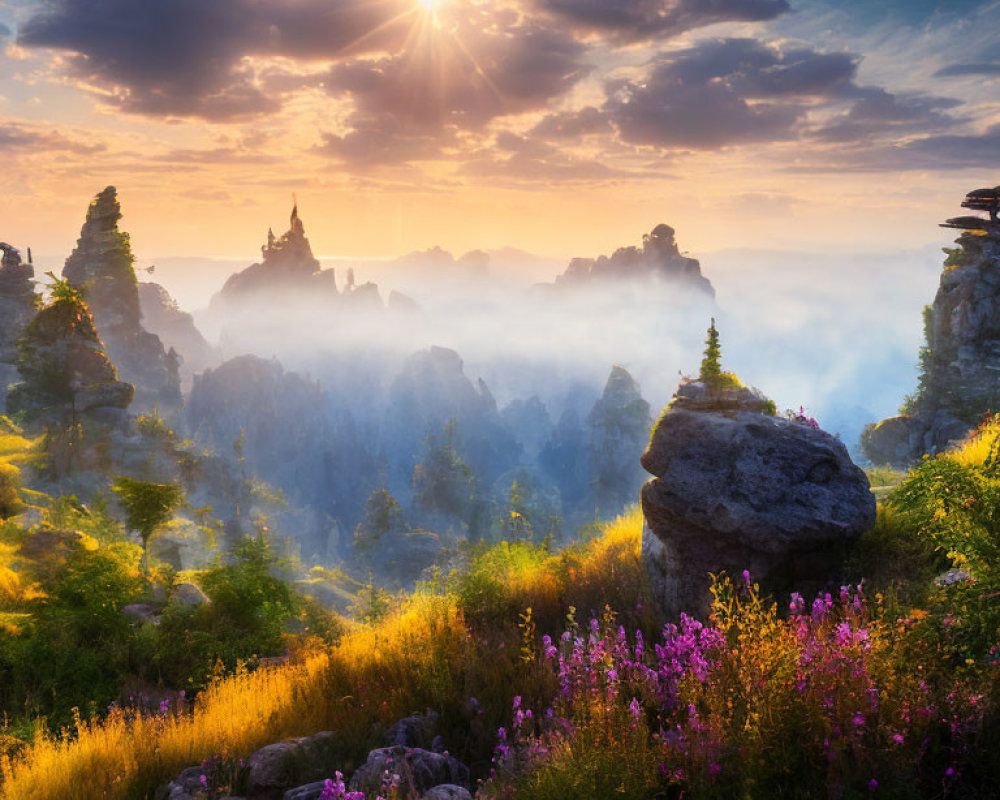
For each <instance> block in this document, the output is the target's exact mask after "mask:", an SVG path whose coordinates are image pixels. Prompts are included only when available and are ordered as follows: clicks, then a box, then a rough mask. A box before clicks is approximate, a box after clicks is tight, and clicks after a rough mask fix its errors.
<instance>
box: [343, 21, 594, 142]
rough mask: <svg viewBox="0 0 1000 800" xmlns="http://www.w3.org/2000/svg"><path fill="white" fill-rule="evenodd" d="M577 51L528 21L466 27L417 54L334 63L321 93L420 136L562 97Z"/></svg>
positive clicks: (577, 73) (574, 73)
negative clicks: (344, 96)
mask: <svg viewBox="0 0 1000 800" xmlns="http://www.w3.org/2000/svg"><path fill="white" fill-rule="evenodd" d="M585 52H586V48H585V47H584V46H583V45H581V44H579V43H578V42H576V41H575V40H574V39H573V38H572V37H571V36H568V35H566V34H562V33H559V32H556V31H552V30H547V29H544V28H540V27H538V26H536V25H533V24H530V23H527V24H518V25H516V26H514V27H511V28H509V29H500V30H497V29H496V28H491V29H488V30H482V29H479V30H477V29H475V28H474V27H472V26H469V27H468V28H467V30H464V31H462V32H460V33H459V34H458V35H455V36H451V35H449V36H448V38H445V39H444V40H442V41H439V42H436V43H435V45H434V46H433V47H430V48H426V49H425V50H418V51H416V52H404V53H401V54H399V55H396V56H391V57H386V58H381V59H377V60H369V59H363V60H357V61H353V62H348V63H344V64H340V65H337V66H335V67H334V68H333V69H332V70H331V72H330V74H329V76H328V78H327V81H326V89H327V91H329V92H330V93H331V94H334V95H341V94H344V93H347V94H349V95H350V96H351V97H352V98H353V99H354V102H355V106H356V107H357V109H358V111H359V112H360V113H362V114H363V115H368V116H371V115H375V116H378V117H379V118H383V119H384V118H385V117H386V115H389V116H391V117H392V118H394V119H395V120H396V121H397V122H398V123H399V124H400V125H407V126H412V127H414V128H416V129H419V130H420V132H421V134H422V133H424V132H426V131H427V130H428V129H433V128H437V127H440V126H441V125H445V124H454V125H459V126H461V127H464V128H479V127H481V126H483V125H484V124H486V123H487V122H489V121H490V120H491V119H493V118H495V117H498V116H502V115H505V114H514V113H521V112H524V111H532V110H536V109H540V108H544V107H545V106H546V105H547V104H548V103H549V102H550V101H551V100H552V99H553V98H556V97H559V96H561V95H563V94H565V93H566V92H567V91H568V90H569V89H570V88H572V86H573V85H574V84H575V83H576V82H577V81H578V80H579V79H580V78H581V77H583V76H584V75H585V74H586V73H587V71H588V69H589V68H588V67H587V66H586V65H585V64H584V63H583V61H582V57H583V55H584V53H585Z"/></svg>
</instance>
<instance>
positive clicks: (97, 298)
mask: <svg viewBox="0 0 1000 800" xmlns="http://www.w3.org/2000/svg"><path fill="white" fill-rule="evenodd" d="M121 216H122V213H121V205H120V204H119V202H118V193H117V191H116V190H115V187H114V186H108V187H107V188H106V189H104V191H102V192H101V193H100V194H98V195H97V196H96V197H95V198H94V200H93V202H91V204H90V207H89V208H88V209H87V219H86V221H85V222H84V223H83V228H82V229H81V231H80V238H79V239H78V240H77V243H76V249H75V250H73V252H72V253H71V254H70V257H69V258H68V259H66V265H65V266H64V267H63V277H64V278H65V279H66V281H68V282H69V284H70V285H71V286H74V287H76V288H78V289H80V290H81V291H83V292H84V294H85V296H86V298H87V305H88V306H89V307H90V310H91V312H92V313H93V315H94V323H95V325H96V326H97V331H98V333H99V334H100V337H101V340H102V341H103V342H104V345H105V347H106V348H107V351H108V355H109V356H110V357H111V359H112V360H113V361H114V362H115V364H117V365H118V368H119V369H120V370H121V373H122V376H123V377H124V378H126V379H127V380H129V381H131V382H132V383H134V384H135V386H136V397H137V401H138V403H139V404H141V405H144V406H147V407H152V406H157V405H159V406H171V405H179V404H180V402H181V395H180V379H179V377H178V375H177V370H176V364H175V363H174V362H173V361H171V359H169V358H168V357H167V352H166V350H165V349H164V347H163V344H162V343H161V342H160V339H159V337H157V336H156V335H155V334H152V333H149V332H148V331H146V330H145V329H144V328H143V327H142V323H141V319H142V312H141V310H140V306H139V288H138V281H137V279H136V276H135V270H134V269H133V267H132V264H133V262H134V261H135V257H134V256H133V255H132V245H131V242H130V240H129V235H128V234H127V233H124V232H122V231H120V230H119V229H118V220H120V219H121Z"/></svg>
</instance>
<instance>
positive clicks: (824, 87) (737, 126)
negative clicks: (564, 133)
mask: <svg viewBox="0 0 1000 800" xmlns="http://www.w3.org/2000/svg"><path fill="white" fill-rule="evenodd" d="M856 65H857V61H856V59H855V58H854V57H853V56H850V55H848V54H842V53H832V54H831V53H819V52H816V51H814V50H808V49H805V48H794V49H789V50H787V51H782V50H781V49H780V48H778V47H777V46H775V45H768V44H764V43H762V42H759V41H757V40H755V39H721V40H712V41H706V42H703V43H701V44H699V45H698V46H696V47H694V48H691V49H688V50H683V51H680V52H678V53H673V54H671V55H670V56H669V57H667V58H666V59H664V60H663V61H661V62H660V63H658V64H657V65H656V66H655V67H654V68H653V70H652V72H651V73H650V74H649V76H648V77H647V78H646V79H645V80H643V81H639V82H620V83H617V84H613V85H611V86H609V91H610V95H611V96H610V99H609V100H608V102H607V104H606V105H605V110H606V111H607V112H608V114H609V115H610V118H611V120H612V121H613V122H614V124H615V125H616V126H617V128H618V130H619V133H620V135H621V138H622V140H623V141H625V142H628V143H630V144H641V145H654V146H660V147H682V148H691V149H699V150H704V149H715V148H718V147H723V146H726V145H731V144H743V143H747V142H759V141H777V140H786V139H794V138H796V137H797V136H798V135H799V132H800V123H801V122H802V121H803V119H804V118H805V115H806V112H807V110H808V105H807V103H806V101H807V100H814V99H815V98H830V97H832V96H838V95H841V94H843V93H844V92H846V91H847V90H848V88H849V87H850V84H851V79H852V77H853V75H854V72H855V70H856Z"/></svg>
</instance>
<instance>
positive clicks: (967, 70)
mask: <svg viewBox="0 0 1000 800" xmlns="http://www.w3.org/2000/svg"><path fill="white" fill-rule="evenodd" d="M966 75H1000V63H996V62H985V61H984V62H980V63H971V64H952V65H951V66H950V67H944V68H943V69H939V70H938V71H937V72H935V73H934V77H935V78H955V77H962V76H966Z"/></svg>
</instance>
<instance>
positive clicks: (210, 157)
mask: <svg viewBox="0 0 1000 800" xmlns="http://www.w3.org/2000/svg"><path fill="white" fill-rule="evenodd" d="M998 32H1000V2H997V1H996V0H950V1H949V2H934V1H933V0H840V2H834V0H499V2H470V1H469V0H142V2H139V1H138V0H0V164H2V173H0V175H2V177H0V180H2V181H3V189H2V191H0V237H2V238H3V239H4V240H5V241H9V242H11V243H12V244H14V245H15V246H18V247H21V248H24V247H27V246H31V247H33V249H34V251H35V252H36V253H46V254H53V255H59V256H60V257H65V255H66V254H68V252H69V250H70V249H71V248H72V246H73V243H74V241H75V239H76V236H77V235H78V233H79V228H80V224H81V223H82V220H83V215H84V212H85V209H86V206H87V204H88V202H89V200H90V198H91V197H92V196H93V195H94V194H95V193H96V192H98V191H99V190H100V189H102V188H103V187H104V186H105V185H108V184H114V185H116V186H117V187H118V189H119V193H120V196H121V200H122V204H123V210H124V213H125V220H124V223H123V225H124V227H125V228H126V229H127V230H128V231H130V233H131V234H132V239H133V246H134V249H135V251H136V253H137V255H139V257H140V259H150V258H154V257H171V256H188V257H193V256H201V257H223V258H225V257H233V258H237V259H239V258H242V257H244V256H246V257H248V258H252V257H253V256H254V253H255V250H256V248H257V247H258V246H259V244H260V243H261V242H262V240H263V238H264V235H265V233H266V230H267V228H268V227H269V226H273V227H274V229H275V231H276V232H278V233H280V232H281V231H283V230H284V228H285V222H286V220H287V215H288V211H289V207H290V205H291V200H292V193H293V192H294V193H296V194H297V197H298V202H299V206H300V210H301V212H302V216H303V218H304V219H305V220H306V223H307V228H308V232H309V236H310V239H311V241H312V244H313V248H314V250H315V252H316V253H317V254H319V255H325V256H329V257H335V256H350V257H382V256H394V255H399V254H403V253H406V252H409V251H412V250H420V249H425V248H429V247H432V246H435V245H441V246H442V247H445V248H446V249H448V250H450V251H452V252H455V253H461V252H464V251H466V250H471V249H475V248H483V249H491V248H501V247H505V246H516V247H519V248H521V249H523V250H526V251H529V252H532V253H537V254H539V255H541V256H547V257H552V258H568V257H571V256H595V255H597V254H599V253H606V252H609V251H611V250H613V249H614V248H615V247H617V246H620V245H624V244H631V243H638V241H639V239H640V238H641V235H642V234H643V233H644V232H646V231H648V230H650V229H651V228H652V227H653V226H654V225H656V224H657V223H660V222H667V223H669V224H670V225H672V226H673V227H674V228H676V230H677V236H678V241H679V243H680V245H681V248H682V250H686V251H688V252H690V253H691V254H692V255H699V254H701V253H705V252H710V251H715V250H723V249H727V248H758V249H771V250H810V251H813V252H823V253H837V252H851V251H855V250H864V251H868V252H886V253H891V252H900V251H903V250H912V249H918V248H920V247H923V246H926V245H928V244H934V243H947V242H948V241H949V240H950V238H951V237H949V236H947V235H945V234H944V233H943V232H942V231H940V229H938V228H937V223H938V222H940V221H942V219H943V218H945V217H948V216H953V215H956V214H958V213H960V209H959V208H958V202H959V201H960V199H961V198H962V196H963V195H964V194H965V192H966V191H968V190H970V189H973V188H978V187H979V186H992V185H995V184H997V183H1000V169H998V163H1000V158H998V156H1000V33H998ZM703 266H704V267H705V269H706V273H707V274H708V275H709V277H712V276H711V269H710V268H709V266H708V265H705V264H703ZM928 299H929V298H928Z"/></svg>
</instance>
